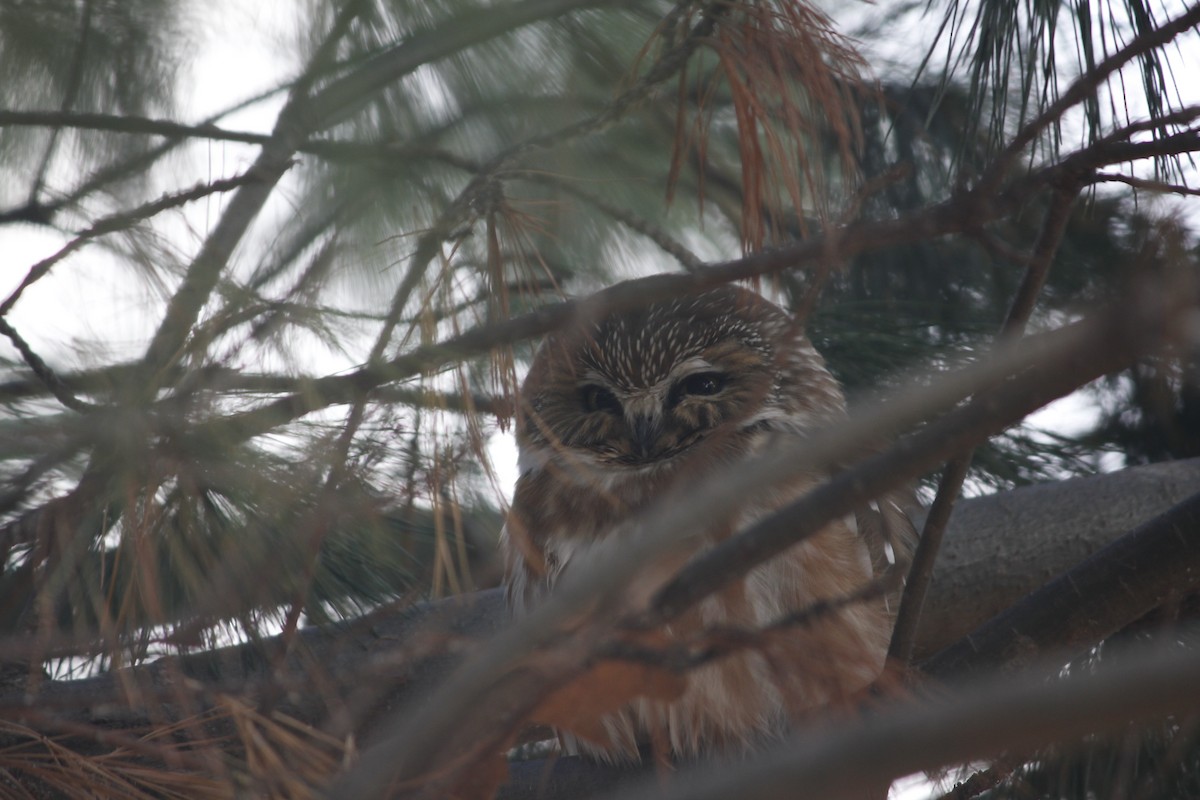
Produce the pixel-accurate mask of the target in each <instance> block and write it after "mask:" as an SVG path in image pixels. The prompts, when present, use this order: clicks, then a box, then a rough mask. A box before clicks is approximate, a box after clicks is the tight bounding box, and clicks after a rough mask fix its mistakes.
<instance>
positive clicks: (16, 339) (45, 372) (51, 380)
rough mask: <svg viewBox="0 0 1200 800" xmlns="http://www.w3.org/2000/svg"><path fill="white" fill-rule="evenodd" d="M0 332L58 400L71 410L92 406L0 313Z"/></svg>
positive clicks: (86, 409) (84, 409) (80, 409)
mask: <svg viewBox="0 0 1200 800" xmlns="http://www.w3.org/2000/svg"><path fill="white" fill-rule="evenodd" d="M0 333H2V334H4V335H5V336H7V337H8V339H9V341H11V342H12V343H13V346H14V347H16V348H17V351H18V352H19V353H20V354H21V358H23V359H25V363H26V364H28V365H29V368H30V369H31V370H33V374H34V375H37V376H38V378H39V379H40V380H41V381H42V383H43V384H45V386H46V388H47V389H49V390H50V393H51V394H53V395H54V398H55V399H56V400H58V402H60V403H62V404H63V405H64V406H66V407H67V408H69V409H71V410H72V411H78V412H80V413H82V412H84V411H88V410H89V409H91V408H92V406H90V405H89V404H87V403H84V402H83V401H82V400H80V399H79V398H78V397H76V396H75V395H73V394H71V390H70V389H68V388H67V387H66V386H65V385H64V384H63V382H62V380H61V379H59V377H58V375H57V374H55V372H54V370H53V369H51V368H50V365H49V364H47V363H46V362H45V361H43V360H42V357H41V356H39V355H38V354H37V353H35V352H34V351H33V348H32V347H30V346H29V342H27V341H25V339H24V338H23V337H22V336H21V334H19V333H17V330H16V328H14V327H13V326H12V325H11V324H9V321H8V320H7V319H5V318H4V317H3V316H2V315H0Z"/></svg>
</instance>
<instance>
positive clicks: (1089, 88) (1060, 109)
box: [980, 4, 1200, 191]
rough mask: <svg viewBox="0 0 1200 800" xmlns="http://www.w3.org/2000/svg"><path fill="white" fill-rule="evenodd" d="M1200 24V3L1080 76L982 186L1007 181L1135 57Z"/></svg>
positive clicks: (996, 164)
mask: <svg viewBox="0 0 1200 800" xmlns="http://www.w3.org/2000/svg"><path fill="white" fill-rule="evenodd" d="M1198 24H1200V4H1196V5H1193V6H1192V7H1191V8H1189V9H1187V10H1186V11H1184V12H1183V13H1182V14H1180V15H1179V16H1178V17H1175V18H1174V19H1173V20H1171V21H1170V22H1167V23H1166V24H1165V25H1163V26H1162V27H1160V28H1157V29H1155V30H1152V31H1148V32H1146V33H1143V34H1141V35H1139V36H1137V37H1135V38H1134V39H1133V41H1131V42H1130V43H1129V44H1127V45H1125V47H1122V48H1121V49H1120V50H1118V51H1117V52H1115V53H1113V54H1112V55H1111V56H1109V57H1108V58H1106V59H1104V60H1103V61H1102V62H1100V63H1099V64H1097V65H1096V66H1095V67H1094V68H1092V69H1090V70H1088V71H1087V72H1086V73H1084V74H1083V75H1082V76H1080V77H1079V79H1078V80H1076V81H1075V82H1074V83H1073V84H1071V86H1070V87H1068V88H1067V90H1066V91H1065V92H1063V93H1062V94H1061V95H1059V97H1058V99H1057V100H1055V101H1054V102H1053V103H1050V104H1049V105H1048V106H1046V108H1045V109H1043V110H1042V113H1040V114H1038V115H1037V117H1035V118H1034V119H1033V120H1031V121H1030V122H1029V123H1028V124H1026V125H1025V126H1024V127H1022V128H1021V130H1019V131H1018V132H1017V134H1016V135H1015V136H1014V137H1013V138H1012V141H1011V142H1009V144H1008V146H1007V147H1005V148H1004V150H1003V151H1002V152H1001V153H1000V155H999V156H997V157H996V158H995V159H994V160H993V162H992V164H991V165H990V166H989V167H988V168H987V170H986V171H985V172H984V174H983V177H982V179H981V181H980V184H981V186H982V187H984V188H985V189H988V190H991V191H994V190H995V189H996V187H997V186H999V185H1000V183H1001V182H1002V181H1003V180H1004V178H1005V177H1006V176H1007V175H1008V173H1009V171H1010V170H1011V169H1012V167H1013V165H1014V164H1015V163H1016V162H1017V160H1018V159H1019V158H1020V156H1021V153H1022V152H1023V151H1024V150H1025V148H1026V147H1027V146H1028V145H1029V144H1030V143H1031V142H1032V141H1033V140H1034V139H1036V138H1037V137H1038V136H1039V135H1040V134H1041V132H1042V131H1044V130H1045V129H1046V128H1048V127H1049V126H1051V125H1053V124H1054V123H1055V122H1056V121H1057V120H1059V119H1061V118H1062V116H1063V114H1065V113H1066V112H1067V110H1068V109H1070V108H1071V107H1072V106H1074V105H1076V104H1078V103H1080V102H1082V101H1083V100H1085V99H1086V98H1088V97H1090V96H1092V95H1093V94H1094V93H1095V92H1096V90H1097V89H1098V88H1099V87H1100V85H1101V84H1103V83H1104V82H1105V81H1106V80H1108V78H1109V77H1110V76H1111V75H1112V74H1113V73H1115V72H1116V71H1117V70H1119V69H1121V68H1122V67H1123V66H1125V65H1126V64H1128V63H1129V62H1130V61H1132V60H1133V59H1135V58H1138V57H1139V56H1142V55H1145V54H1146V53H1149V52H1151V51H1153V50H1156V49H1158V48H1161V47H1163V46H1164V45H1166V44H1167V43H1168V42H1170V41H1171V40H1172V39H1174V38H1175V37H1177V36H1179V35H1180V34H1182V33H1184V32H1186V31H1188V30H1191V29H1192V28H1194V27H1195V26H1196V25H1198Z"/></svg>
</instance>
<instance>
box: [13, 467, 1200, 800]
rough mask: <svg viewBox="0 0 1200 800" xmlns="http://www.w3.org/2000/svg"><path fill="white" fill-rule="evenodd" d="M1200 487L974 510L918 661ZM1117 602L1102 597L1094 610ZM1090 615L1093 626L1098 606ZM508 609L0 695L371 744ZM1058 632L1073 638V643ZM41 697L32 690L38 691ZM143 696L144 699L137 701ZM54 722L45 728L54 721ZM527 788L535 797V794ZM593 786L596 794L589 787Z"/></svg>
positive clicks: (600, 774)
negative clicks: (284, 651)
mask: <svg viewBox="0 0 1200 800" xmlns="http://www.w3.org/2000/svg"><path fill="white" fill-rule="evenodd" d="M1196 485H1200V460H1191V461H1181V462H1175V463H1169V464H1158V465H1152V466H1146V467H1139V468H1134V469H1129V470H1125V471H1123V472H1119V473H1114V474H1111V475H1103V476H1098V477H1093V478H1082V479H1075V480H1070V481H1063V482H1060V483H1054V484H1045V485H1040V486H1033V487H1028V488H1024V489H1017V490H1014V491H1012V492H1006V493H1003V494H999V495H993V496H989V497H982V498H975V499H971V500H966V501H963V502H962V503H960V504H959V506H958V507H957V508H956V510H955V514H954V516H953V518H952V520H951V523H950V527H949V530H948V532H947V536H946V542H945V546H944V548H943V550H942V553H941V557H940V559H939V562H938V568H937V569H936V570H935V575H934V581H933V583H932V586H931V592H930V597H929V602H928V605H927V612H926V614H927V616H926V619H925V622H926V624H924V625H923V626H922V628H921V632H920V634H919V635H918V640H917V649H918V653H930V652H934V651H937V650H940V649H942V648H943V647H945V646H946V645H947V644H949V643H951V642H952V641H954V640H955V639H957V638H959V637H960V636H961V635H962V634H963V633H965V632H967V631H970V630H972V629H974V628H976V627H977V626H978V625H979V624H981V623H982V622H984V621H985V620H986V619H987V618H988V617H990V616H991V615H992V614H993V612H994V611H995V610H997V609H1003V608H1007V607H1008V606H1009V605H1011V604H1012V603H1013V601H1014V600H1015V599H1017V598H1018V597H1020V596H1021V595H1024V594H1026V593H1028V592H1029V591H1032V590H1033V589H1035V588H1037V586H1038V585H1040V584H1041V583H1042V582H1044V580H1045V579H1046V578H1048V577H1050V576H1052V575H1055V574H1058V573H1061V572H1063V571H1065V570H1067V569H1069V568H1070V567H1072V566H1073V565H1075V564H1076V563H1077V562H1078V561H1080V560H1081V559H1083V558H1085V557H1086V556H1088V555H1089V554H1091V553H1094V552H1096V551H1098V550H1100V549H1101V548H1103V547H1104V546H1105V545H1107V544H1109V543H1111V542H1112V541H1114V540H1115V539H1117V538H1118V537H1120V536H1122V535H1123V534H1124V533H1125V532H1126V531H1127V530H1129V529H1130V528H1132V527H1134V526H1136V525H1138V524H1140V523H1142V522H1144V521H1146V520H1147V519H1150V518H1152V517H1154V516H1155V515H1157V514H1160V513H1162V512H1163V511H1164V510H1166V509H1167V508H1169V507H1170V506H1172V505H1174V504H1176V503H1179V502H1180V501H1182V500H1183V499H1185V498H1187V497H1188V496H1189V495H1190V494H1191V493H1192V492H1193V491H1194V487H1195V486H1196ZM1098 595H1099V597H1100V598H1102V597H1103V596H1104V593H1103V592H1093V593H1091V594H1089V595H1088V598H1090V599H1092V600H1093V601H1095V600H1097V596H1098ZM1080 602H1081V606H1080V608H1081V609H1082V611H1083V612H1084V613H1083V617H1085V618H1086V616H1087V614H1086V611H1087V610H1088V608H1090V606H1087V605H1086V603H1084V602H1083V601H1080ZM505 616H506V614H505V611H504V604H503V598H502V597H501V595H500V593H499V592H496V591H487V592H481V593H479V594H476V595H472V596H468V597H466V598H455V599H450V600H445V601H440V602H437V603H430V604H422V605H417V606H413V607H409V608H393V609H384V610H380V611H378V612H375V613H374V614H371V615H369V616H367V617H365V618H364V619H362V620H359V621H356V622H354V623H348V624H340V625H332V626H327V627H322V628H309V629H306V630H303V631H302V632H301V633H300V634H299V639H298V641H297V642H296V647H295V648H294V649H293V651H292V653H291V654H290V655H289V657H288V658H287V659H286V661H284V662H282V663H281V664H277V665H276V669H272V668H271V665H272V655H273V652H274V650H273V649H274V648H276V647H277V646H278V643H276V642H275V641H274V640H272V639H266V640H263V641H261V642H256V643H250V644H244V645H238V646H233V647H227V648H222V649H218V650H214V651H211V652H205V653H197V654H194V655H185V656H181V657H176V658H168V659H163V660H161V661H159V662H156V663H154V664H150V665H147V666H144V667H136V668H132V669H127V670H119V671H114V672H112V673H109V674H106V675H103V676H100V677H96V678H90V679H85V680H78V681H61V682H46V683H43V684H41V685H40V686H38V687H28V689H25V688H23V689H20V690H8V691H6V692H3V693H0V707H3V708H5V709H6V711H5V716H6V717H9V718H12V719H18V720H19V719H20V718H21V715H22V711H21V709H23V708H29V707H30V700H31V699H32V700H33V705H34V706H35V707H36V709H37V713H38V714H39V715H41V716H43V717H44V716H46V715H48V714H49V715H54V716H56V717H58V718H59V719H61V720H62V721H64V722H66V721H70V722H72V723H74V724H78V723H88V724H91V725H94V726H97V727H98V728H101V729H105V728H116V729H120V730H136V729H138V728H139V727H140V726H144V725H149V724H151V723H153V722H155V721H160V722H161V721H162V720H163V719H172V718H173V719H179V718H183V717H186V716H188V715H189V714H190V713H195V712H196V711H197V709H198V708H203V707H205V706H207V705H210V704H214V703H215V702H217V700H218V698H219V697H220V696H221V695H222V694H224V693H236V694H238V695H240V696H243V697H247V696H248V697H251V698H252V697H254V696H256V695H261V694H262V693H264V692H267V691H271V690H273V689H274V690H279V691H281V692H282V694H283V696H284V697H285V698H286V702H284V703H281V704H280V706H279V710H280V711H281V712H283V713H286V714H288V715H291V716H293V717H295V718H296V719H299V720H301V721H304V722H308V723H311V724H313V725H320V726H321V727H322V728H323V729H324V730H326V731H327V732H330V733H333V734H334V735H338V736H345V735H347V734H351V733H354V734H356V735H358V736H360V737H362V736H365V737H366V740H367V741H369V740H370V739H371V738H372V734H371V731H372V729H373V728H374V727H375V724H376V723H377V722H378V721H379V720H382V719H387V718H390V717H392V716H393V715H394V714H396V713H397V712H398V711H399V710H400V709H401V708H403V707H405V706H406V704H407V703H409V702H410V701H417V702H419V701H421V700H423V699H424V698H425V697H426V696H427V695H428V690H429V687H430V686H431V685H433V684H435V683H437V682H439V681H440V679H442V678H444V677H445V676H446V675H448V674H449V672H450V671H451V670H452V669H453V668H454V666H455V664H457V663H458V661H459V660H460V659H461V657H462V654H463V653H466V652H471V651H473V650H474V649H475V644H476V643H477V642H479V641H481V640H482V639H483V638H485V637H486V636H488V635H489V634H491V633H492V632H494V631H496V630H498V629H499V628H500V627H501V625H502V624H503V621H504V619H505ZM1056 635H1065V634H1061V632H1060V633H1059V634H1056ZM30 690H31V691H30ZM130 692H133V693H134V694H136V697H131V695H130ZM42 722H44V720H42ZM545 766H546V765H545V764H544V763H540V762H531V763H528V764H518V765H515V780H514V783H513V784H511V785H510V787H509V788H508V789H506V792H507V793H506V794H505V795H504V796H506V797H513V798H515V797H524V796H534V795H532V794H523V792H525V791H526V790H528V789H529V788H530V787H531V786H533V785H537V784H538V783H539V782H540V780H541V777H542V776H541V773H542V771H543V770H544V769H545ZM554 769H555V772H554V773H553V774H554V775H556V776H557V775H559V774H563V775H567V774H569V775H570V776H571V777H570V779H569V782H568V783H567V784H565V787H573V788H570V791H569V792H564V791H563V790H564V788H565V787H564V786H559V785H558V784H557V782H556V781H557V778H555V780H552V781H551V782H550V784H548V786H546V787H544V788H545V789H546V792H547V793H545V794H538V795H536V796H540V797H544V798H547V800H548V799H549V798H553V797H563V798H565V797H580V796H584V794H585V793H591V792H594V791H595V790H597V789H599V788H602V787H604V786H606V785H611V784H612V782H613V781H617V780H621V779H623V778H628V777H630V775H636V774H638V770H637V769H633V770H631V771H625V770H614V769H613V768H603V767H597V766H596V765H590V764H587V763H581V762H577V761H575V760H572V759H564V760H563V763H561V764H559V765H558V766H556V767H555V768H554ZM522 786H524V787H525V789H522V788H521V787H522ZM581 787H583V788H586V792H585V791H584V790H583V788H581Z"/></svg>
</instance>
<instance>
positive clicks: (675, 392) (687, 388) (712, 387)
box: [670, 372, 725, 405]
mask: <svg viewBox="0 0 1200 800" xmlns="http://www.w3.org/2000/svg"><path fill="white" fill-rule="evenodd" d="M724 388H725V376H724V375H722V374H721V373H720V372H696V373H693V374H691V375H688V376H687V377H686V378H684V379H683V380H681V381H680V382H679V383H677V384H675V385H674V386H673V387H671V397H670V403H671V405H675V404H676V403H678V402H679V401H680V400H682V399H683V398H685V397H688V396H695V397H708V396H710V395H714V394H716V393H717V392H719V391H721V390H722V389H724Z"/></svg>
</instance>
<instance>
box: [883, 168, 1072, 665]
mask: <svg viewBox="0 0 1200 800" xmlns="http://www.w3.org/2000/svg"><path fill="white" fill-rule="evenodd" d="M1079 189H1080V185H1079V184H1078V183H1070V184H1064V185H1062V186H1060V187H1058V188H1057V189H1056V190H1055V192H1054V194H1053V195H1052V197H1051V201H1050V208H1049V209H1048V210H1047V211H1046V217H1045V219H1044V220H1043V221H1042V232H1041V235H1040V237H1039V238H1038V242H1037V244H1036V245H1035V247H1034V250H1033V253H1032V255H1031V256H1030V258H1029V262H1028V266H1027V267H1026V268H1025V274H1024V277H1023V278H1022V281H1021V286H1020V287H1019V288H1018V289H1017V293H1016V295H1015V296H1014V297H1013V301H1012V305H1011V306H1010V307H1009V310H1008V315H1007V316H1006V317H1005V319H1004V324H1003V326H1002V327H1001V329H1000V333H999V340H1000V341H1007V340H1010V339H1017V338H1020V336H1021V335H1022V334H1023V333H1024V331H1025V326H1026V323H1028V321H1029V317H1030V315H1032V314H1033V307H1034V305H1035V303H1036V302H1037V296H1038V294H1039V293H1040V292H1041V290H1042V286H1043V284H1044V283H1045V282H1046V275H1047V274H1048V273H1049V271H1050V263H1051V262H1052V261H1053V260H1054V254H1055V253H1057V252H1058V246H1059V243H1060V242H1061V241H1062V236H1063V232H1064V231H1065V230H1066V228H1067V222H1068V220H1069V219H1070V216H1071V208H1072V206H1074V204H1075V198H1076V197H1077V196H1078V195H1079ZM985 391H987V390H985ZM973 453H974V450H968V451H966V452H964V453H961V454H960V455H958V456H956V457H955V458H954V459H952V460H951V461H950V462H949V463H947V464H946V467H945V468H944V469H943V470H942V476H941V478H940V480H939V482H938V488H937V495H936V496H935V497H934V500H933V506H932V507H931V508H930V510H929V516H927V517H926V518H925V526H924V528H923V529H922V531H921V539H920V543H919V544H918V545H917V551H916V553H915V554H914V555H913V561H912V566H911V568H910V570H909V576H908V581H907V583H906V584H905V586H904V594H903V596H902V598H901V601H900V610H899V612H898V614H897V615H896V627H895V629H894V631H893V633H892V641H891V645H890V646H889V648H888V656H889V657H890V658H892V659H895V660H896V661H898V662H899V663H900V664H902V665H907V664H908V663H909V662H910V661H911V660H912V651H913V642H914V641H916V633H917V626H918V625H919V624H920V621H921V610H922V608H923V607H924V605H925V594H926V592H927V591H928V589H929V581H930V580H931V579H932V578H933V564H934V561H935V560H936V559H937V554H938V550H940V549H941V546H942V537H943V535H944V534H945V532H946V526H947V525H948V524H949V522H950V514H951V513H952V512H953V510H954V503H955V500H956V499H957V498H958V494H959V492H961V491H962V485H963V481H964V480H966V477H967V472H968V471H969V470H970V467H971V458H972V456H973Z"/></svg>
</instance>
